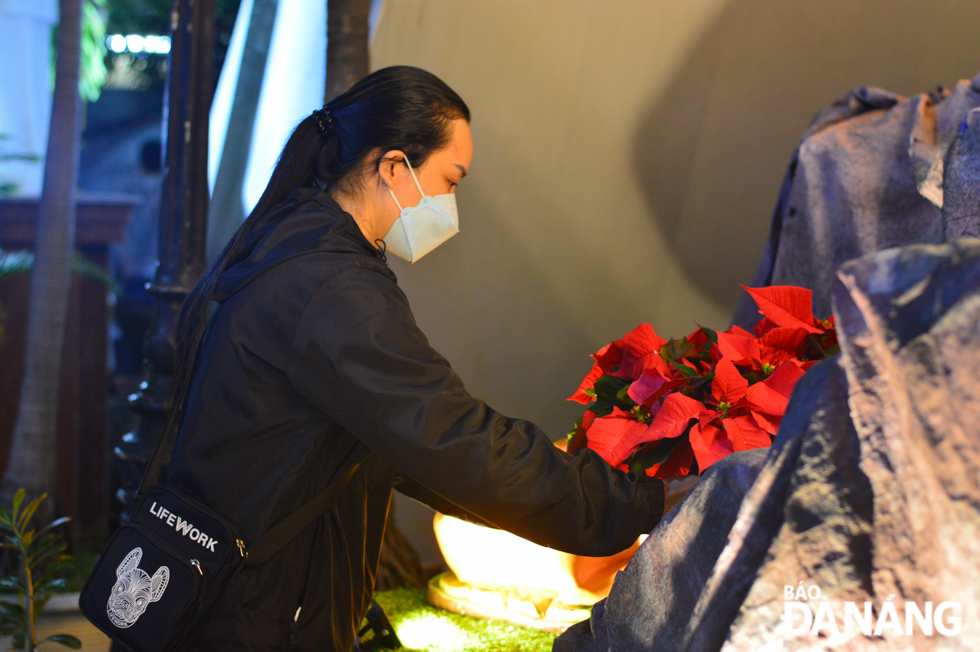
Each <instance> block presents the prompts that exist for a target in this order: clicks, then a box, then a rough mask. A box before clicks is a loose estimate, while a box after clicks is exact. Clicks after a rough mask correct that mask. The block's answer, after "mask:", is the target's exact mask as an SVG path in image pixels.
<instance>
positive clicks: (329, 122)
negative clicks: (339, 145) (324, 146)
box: [313, 107, 334, 136]
mask: <svg viewBox="0 0 980 652" xmlns="http://www.w3.org/2000/svg"><path fill="white" fill-rule="evenodd" d="M313 118H314V119H315V120H316V124H317V126H319V127H320V131H322V132H323V134H324V135H325V136H329V135H330V133H331V132H332V131H333V127H334V124H333V118H332V117H331V116H330V110H329V109H328V108H326V107H323V108H322V109H317V110H316V111H314V112H313Z"/></svg>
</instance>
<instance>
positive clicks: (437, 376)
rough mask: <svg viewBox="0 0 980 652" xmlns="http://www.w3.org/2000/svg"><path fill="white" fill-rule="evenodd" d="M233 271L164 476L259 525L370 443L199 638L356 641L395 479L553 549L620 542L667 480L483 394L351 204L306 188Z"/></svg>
mask: <svg viewBox="0 0 980 652" xmlns="http://www.w3.org/2000/svg"><path fill="white" fill-rule="evenodd" d="M243 252H244V253H243V254H242V255H241V256H240V257H239V259H238V260H236V261H232V263H231V264H230V265H229V267H228V268H227V270H226V271H225V272H224V273H223V274H222V276H221V279H220V281H219V285H218V290H217V293H216V297H215V298H216V300H217V301H218V302H219V303H220V304H221V305H220V308H219V309H218V312H217V314H216V315H215V317H214V321H213V323H212V325H211V329H210V331H209V332H208V334H207V336H206V338H205V340H204V342H203V345H202V349H201V355H200V359H199V364H198V367H197V370H196V372H195V374H194V378H193V381H192V384H191V387H190V390H189V392H188V397H187V403H186V411H185V417H184V420H183V424H182V429H181V433H180V435H179V437H178V441H177V445H176V448H175V450H174V454H173V459H172V462H171V465H170V471H169V475H168V481H169V483H170V484H173V485H175V486H177V487H179V488H181V489H183V490H185V491H187V492H189V493H190V494H191V495H193V496H195V497H197V498H198V499H200V500H201V501H203V502H204V503H206V504H208V505H210V506H211V507H213V508H214V509H216V510H217V511H219V512H221V513H223V514H224V515H226V516H227V517H229V518H231V519H232V520H233V521H234V522H236V523H237V524H238V525H239V526H240V527H241V528H242V531H243V534H244V536H245V539H246V542H247V543H248V542H251V541H254V540H255V538H256V537H257V536H258V535H259V534H260V533H262V532H263V531H264V530H266V529H267V528H269V527H271V526H272V525H274V524H275V523H277V522H278V521H279V520H280V519H282V518H283V517H284V516H286V515H287V514H289V513H290V512H291V511H292V510H294V509H295V508H296V507H298V506H299V505H301V504H303V503H304V502H305V501H306V500H308V499H309V498H310V497H312V496H313V495H314V494H316V493H317V492H318V491H319V490H321V489H323V488H324V487H326V486H327V485H328V484H330V483H331V482H332V481H333V480H334V479H335V478H337V477H338V476H340V475H341V474H342V473H343V472H344V471H345V470H346V469H347V468H349V466H350V465H351V464H352V463H353V462H354V461H355V460H356V459H357V458H359V457H360V456H361V455H363V454H364V453H365V452H366V451H370V454H369V455H368V457H367V458H366V459H365V461H364V463H363V464H362V465H361V468H360V469H359V470H358V472H357V474H356V475H355V477H354V479H353V481H351V483H350V484H349V485H348V487H347V488H346V489H345V491H344V492H343V494H342V496H341V498H340V499H339V501H338V502H337V503H336V504H335V505H334V506H333V507H331V508H330V509H329V510H328V511H327V512H326V513H325V514H324V515H323V516H322V517H321V518H320V519H318V520H317V521H316V522H315V523H313V524H312V525H310V526H309V527H308V528H307V529H306V531H304V532H303V534H301V535H300V536H298V537H297V538H296V539H294V540H293V541H292V542H290V543H289V544H288V545H287V546H286V547H285V548H283V550H282V551H280V552H279V553H278V554H277V555H276V556H275V557H273V558H272V559H271V560H270V561H269V562H267V563H266V564H264V565H263V566H259V567H257V568H245V569H243V570H242V571H241V572H240V573H239V575H238V577H237V578H236V579H235V581H234V583H233V584H232V585H230V586H229V587H228V588H227V589H226V590H224V591H223V592H222V597H221V598H220V599H219V601H218V604H217V606H216V608H215V610H214V612H213V614H212V616H211V618H210V621H209V623H208V625H207V627H206V629H205V631H204V634H203V635H202V637H201V639H200V640H199V641H198V643H197V645H196V647H195V648H194V649H198V650H236V651H238V652H240V651H242V650H256V651H259V650H261V651H263V652H268V651H271V650H286V649H290V650H316V651H318V652H321V651H324V650H327V651H329V650H338V651H341V650H342V651H347V650H350V649H351V647H352V645H353V639H354V635H355V630H356V627H357V626H358V624H359V622H360V620H361V618H362V617H363V614H364V613H365V611H366V610H367V607H368V605H369V604H370V599H371V593H372V589H373V585H374V576H375V572H376V570H377V564H378V556H379V551H380V547H381V540H382V536H383V534H384V525H385V517H386V514H387V510H388V504H389V501H390V499H391V490H392V488H393V486H394V488H397V489H399V490H401V491H403V492H404V493H406V494H408V495H410V496H413V497H415V498H417V499H419V500H422V501H423V502H426V503H428V504H430V505H432V506H433V507H434V508H436V509H438V510H440V511H443V512H446V513H450V514H456V515H460V516H464V517H466V516H467V515H468V514H469V515H475V516H470V518H478V519H485V521H486V522H488V523H491V524H493V525H495V526H498V527H500V528H503V529H506V530H509V531H511V532H514V533H516V534H518V535H520V536H523V537H525V538H527V539H530V540H532V541H535V542H537V543H539V544H542V545H545V546H551V547H554V548H559V549H562V550H566V551H569V552H574V553H579V554H586V555H605V554H611V553H614V552H617V551H619V550H622V549H624V548H626V547H627V546H629V545H630V544H632V543H633V541H634V540H635V539H636V537H637V535H638V534H640V533H642V532H648V531H649V530H651V529H652V528H653V526H654V525H655V524H656V523H657V522H658V520H659V519H660V516H661V513H662V511H663V501H664V493H663V484H662V483H661V482H660V481H659V480H653V479H650V478H646V477H645V476H644V477H637V476H635V475H634V474H629V475H627V474H625V473H622V472H621V471H617V470H613V469H611V468H610V467H609V466H608V465H607V464H606V463H605V462H603V460H602V459H601V458H600V457H599V456H598V455H596V454H595V453H593V452H591V451H584V452H582V453H580V454H577V455H575V456H572V455H568V454H566V453H563V452H561V451H559V450H558V449H556V448H555V447H554V446H553V445H552V444H551V441H550V439H549V438H548V437H547V436H546V435H545V433H544V432H542V431H541V430H540V429H539V428H538V427H537V426H535V425H534V424H532V423H529V422H527V421H521V420H517V419H511V418H509V417H506V416H504V415H502V414H500V413H498V412H496V411H495V410H493V409H492V408H490V407H489V406H488V405H487V404H486V403H484V402H482V401H480V400H478V399H475V398H473V397H472V396H470V395H469V393H467V391H466V388H465V387H464V386H463V382H462V380H461V379H460V378H459V376H458V375H456V373H455V372H454V371H453V370H452V368H450V366H449V363H448V362H446V360H445V359H444V358H443V357H442V356H440V355H439V354H438V353H437V352H435V351H434V350H433V349H432V348H431V347H430V346H429V343H428V341H427V340H426V338H425V336H424V335H423V334H422V332H421V331H420V330H419V329H418V327H417V326H416V324H415V319H414V318H413V316H412V311H411V309H410V308H409V305H408V300H407V299H406V298H405V295H404V294H403V293H402V291H401V290H400V289H399V288H398V285H397V284H396V279H395V276H394V274H393V273H392V272H391V271H390V270H389V269H388V267H387V265H385V263H384V262H383V260H381V255H380V254H379V252H378V251H377V250H376V249H375V248H374V247H373V246H372V245H371V244H369V243H368V242H367V240H366V239H365V238H364V236H363V235H362V234H361V231H360V229H359V228H358V227H357V225H356V223H355V222H354V220H353V218H352V217H351V216H350V215H349V214H348V213H345V212H344V211H343V210H342V209H341V208H340V206H339V205H338V204H337V203H336V202H334V201H333V200H332V199H330V197H329V196H328V195H327V194H326V193H324V192H321V191H319V190H316V189H308V188H303V189H299V190H296V191H294V192H293V193H292V194H291V195H290V196H289V198H288V199H287V200H286V201H284V202H283V203H282V204H280V205H279V206H278V207H276V208H275V209H273V210H272V211H270V212H269V213H268V214H267V215H266V216H264V217H263V218H262V219H261V220H260V221H259V222H258V223H257V224H256V226H255V228H254V230H253V232H252V236H251V237H250V239H249V240H248V242H247V243H246V246H245V248H244V249H243Z"/></svg>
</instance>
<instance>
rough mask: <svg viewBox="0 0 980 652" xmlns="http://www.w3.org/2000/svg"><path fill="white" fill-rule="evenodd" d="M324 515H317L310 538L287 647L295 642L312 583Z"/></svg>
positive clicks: (287, 638)
mask: <svg viewBox="0 0 980 652" xmlns="http://www.w3.org/2000/svg"><path fill="white" fill-rule="evenodd" d="M322 518H323V516H322V515H321V516H319V517H317V519H316V520H315V521H313V535H312V538H311V539H310V550H309V552H308V553H307V555H306V568H305V571H304V573H303V584H302V586H301V588H300V590H299V597H298V598H297V600H296V612H295V613H294V614H293V622H291V623H290V624H289V635H288V636H287V637H286V645H287V647H288V646H290V645H292V644H293V640H294V639H295V638H296V631H297V630H298V629H299V616H300V614H301V613H302V612H303V601H304V600H305V599H306V588H307V587H308V586H309V584H310V570H311V569H312V567H313V552H314V551H315V550H316V540H317V535H318V534H319V532H320V521H321V519H322Z"/></svg>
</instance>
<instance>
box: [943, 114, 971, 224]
mask: <svg viewBox="0 0 980 652" xmlns="http://www.w3.org/2000/svg"><path fill="white" fill-rule="evenodd" d="M943 187H944V190H945V196H946V201H945V202H944V203H943V233H944V234H945V235H944V240H945V241H946V242H952V241H953V240H958V239H959V238H967V237H970V238H976V237H980V109H974V110H972V111H970V112H969V113H967V114H966V118H964V120H963V123H962V124H961V125H960V129H959V134H958V136H957V138H956V142H955V143H953V146H952V147H950V149H949V152H948V153H947V154H946V168H945V178H944V180H943Z"/></svg>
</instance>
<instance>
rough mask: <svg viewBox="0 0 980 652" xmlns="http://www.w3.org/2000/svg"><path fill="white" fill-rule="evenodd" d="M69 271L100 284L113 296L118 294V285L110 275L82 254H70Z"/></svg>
mask: <svg viewBox="0 0 980 652" xmlns="http://www.w3.org/2000/svg"><path fill="white" fill-rule="evenodd" d="M71 269H72V271H73V272H75V273H76V274H80V275H81V276H84V277H86V278H91V279H94V280H96V281H98V282H99V283H102V284H103V285H105V286H106V287H107V288H109V291H110V292H112V293H113V294H119V284H118V283H116V280H115V279H114V278H112V275H111V274H109V272H107V271H106V270H105V268H103V267H101V266H100V265H99V264H98V263H96V262H95V261H93V260H92V259H90V258H88V257H86V256H85V254H83V253H82V252H80V251H75V252H74V254H72V259H71Z"/></svg>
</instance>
